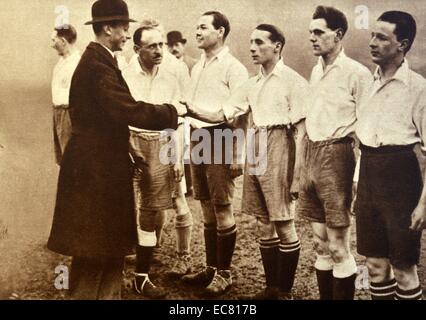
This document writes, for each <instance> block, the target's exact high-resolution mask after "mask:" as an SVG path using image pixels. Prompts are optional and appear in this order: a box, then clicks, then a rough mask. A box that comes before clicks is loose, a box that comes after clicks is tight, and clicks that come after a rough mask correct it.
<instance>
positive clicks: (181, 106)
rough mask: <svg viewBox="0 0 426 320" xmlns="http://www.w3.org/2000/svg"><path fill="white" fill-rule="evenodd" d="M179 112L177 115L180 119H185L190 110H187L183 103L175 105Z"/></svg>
mask: <svg viewBox="0 0 426 320" xmlns="http://www.w3.org/2000/svg"><path fill="white" fill-rule="evenodd" d="M173 106H174V107H175V109H176V111H177V114H178V116H179V117H184V116H185V115H186V114H187V113H188V109H187V108H186V105H185V104H183V103H182V102H179V103H175V104H174V105H173Z"/></svg>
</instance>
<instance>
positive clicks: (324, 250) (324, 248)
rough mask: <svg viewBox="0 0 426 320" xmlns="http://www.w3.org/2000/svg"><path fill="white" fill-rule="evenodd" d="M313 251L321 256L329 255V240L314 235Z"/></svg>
mask: <svg viewBox="0 0 426 320" xmlns="http://www.w3.org/2000/svg"><path fill="white" fill-rule="evenodd" d="M313 249H314V251H315V252H316V253H317V254H318V255H320V256H324V255H327V254H329V251H328V241H327V239H325V238H321V237H320V236H318V235H314V241H313Z"/></svg>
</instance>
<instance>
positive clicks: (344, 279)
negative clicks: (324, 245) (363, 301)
mask: <svg viewBox="0 0 426 320" xmlns="http://www.w3.org/2000/svg"><path fill="white" fill-rule="evenodd" d="M356 272H357V266H356V261H355V258H354V256H353V255H349V257H348V258H347V259H345V260H344V261H342V262H340V263H335V264H334V266H333V300H353V299H354V296H355V279H356Z"/></svg>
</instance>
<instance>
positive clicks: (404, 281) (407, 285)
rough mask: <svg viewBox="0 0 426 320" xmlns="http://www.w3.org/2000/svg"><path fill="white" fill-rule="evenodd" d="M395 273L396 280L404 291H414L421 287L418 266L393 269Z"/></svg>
mask: <svg viewBox="0 0 426 320" xmlns="http://www.w3.org/2000/svg"><path fill="white" fill-rule="evenodd" d="M393 272H394V274H395V279H396V281H397V282H398V286H399V287H401V288H402V289H405V290H408V289H413V288H416V287H417V286H418V285H419V278H418V275H417V268H416V266H409V267H405V268H396V267H393Z"/></svg>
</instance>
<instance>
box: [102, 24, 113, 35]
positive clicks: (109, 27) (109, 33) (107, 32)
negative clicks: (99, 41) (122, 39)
mask: <svg viewBox="0 0 426 320" xmlns="http://www.w3.org/2000/svg"><path fill="white" fill-rule="evenodd" d="M103 29H104V32H105V33H106V34H107V35H109V36H110V35H111V34H112V31H111V29H112V27H111V26H110V25H108V24H105V25H104V26H103Z"/></svg>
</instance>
